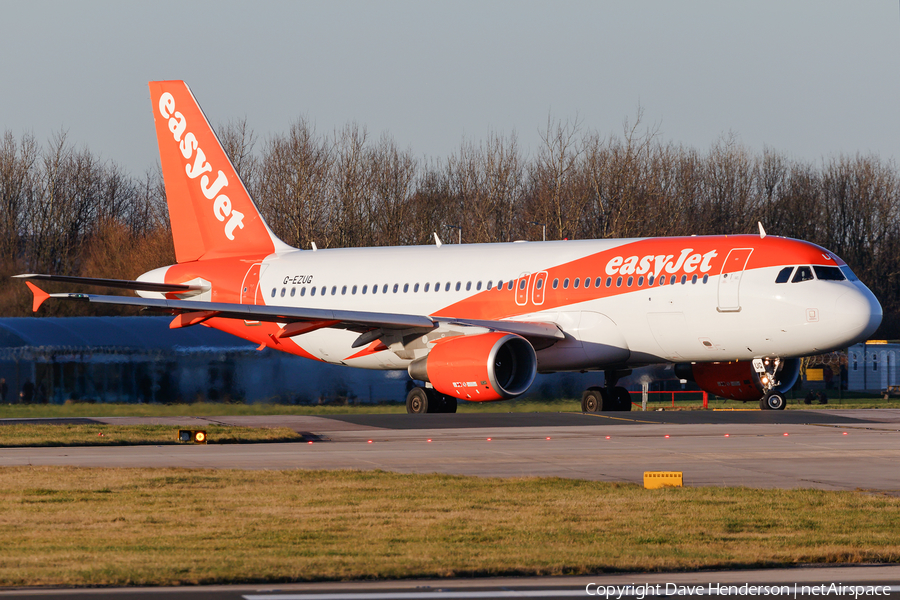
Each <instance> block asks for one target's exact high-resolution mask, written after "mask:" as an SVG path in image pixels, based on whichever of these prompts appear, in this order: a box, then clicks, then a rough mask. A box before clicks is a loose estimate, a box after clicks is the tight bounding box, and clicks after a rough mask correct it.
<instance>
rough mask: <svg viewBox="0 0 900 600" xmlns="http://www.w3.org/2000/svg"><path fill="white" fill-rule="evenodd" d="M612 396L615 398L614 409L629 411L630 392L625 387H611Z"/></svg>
mask: <svg viewBox="0 0 900 600" xmlns="http://www.w3.org/2000/svg"><path fill="white" fill-rule="evenodd" d="M613 397H614V398H615V402H614V404H615V409H614V410H622V411H629V410H631V394H630V393H629V392H628V390H627V389H625V388H623V387H621V386H616V387H614V388H613Z"/></svg>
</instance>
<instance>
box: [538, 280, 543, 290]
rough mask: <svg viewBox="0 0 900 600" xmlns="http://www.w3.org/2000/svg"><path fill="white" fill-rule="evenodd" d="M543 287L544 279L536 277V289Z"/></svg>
mask: <svg viewBox="0 0 900 600" xmlns="http://www.w3.org/2000/svg"><path fill="white" fill-rule="evenodd" d="M543 287H544V280H543V279H538V280H537V289H541V288H543Z"/></svg>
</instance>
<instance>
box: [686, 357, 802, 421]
mask: <svg viewBox="0 0 900 600" xmlns="http://www.w3.org/2000/svg"><path fill="white" fill-rule="evenodd" d="M754 362H758V364H757V365H754ZM675 375H676V376H678V377H680V378H682V379H688V380H690V381H693V382H695V383H696V384H697V385H698V386H700V388H701V389H703V390H704V391H705V392H709V393H710V394H715V395H716V396H721V397H722V398H730V399H732V400H744V401H747V400H761V402H760V407H762V408H773V409H779V408H784V400H783V394H784V393H785V392H787V391H788V390H790V389H791V388H792V387H793V386H794V383H796V382H797V377H798V376H799V375H800V359H799V358H788V359H781V360H779V359H756V361H749V360H748V361H735V362H716V363H693V364H687V363H681V364H677V365H675ZM776 396H777V398H778V399H777V400H775V401H768V402H766V400H767V399H768V398H770V397H776ZM779 402H780V404H779Z"/></svg>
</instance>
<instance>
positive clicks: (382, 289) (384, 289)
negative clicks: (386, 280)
mask: <svg viewBox="0 0 900 600" xmlns="http://www.w3.org/2000/svg"><path fill="white" fill-rule="evenodd" d="M394 291H395V292H396V291H397V290H394ZM381 293H382V294H387V284H384V287H383V288H381Z"/></svg>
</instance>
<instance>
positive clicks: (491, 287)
mask: <svg viewBox="0 0 900 600" xmlns="http://www.w3.org/2000/svg"><path fill="white" fill-rule="evenodd" d="M493 287H494V280H493V279H489V280H488V284H487V291H491V290H492V289H493Z"/></svg>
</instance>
